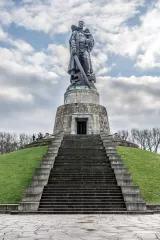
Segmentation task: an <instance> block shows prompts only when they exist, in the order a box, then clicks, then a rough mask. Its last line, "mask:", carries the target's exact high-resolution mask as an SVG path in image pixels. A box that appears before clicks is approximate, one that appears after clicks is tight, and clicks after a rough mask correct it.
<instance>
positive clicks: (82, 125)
mask: <svg viewBox="0 0 160 240" xmlns="http://www.w3.org/2000/svg"><path fill="white" fill-rule="evenodd" d="M77 134H87V119H77Z"/></svg>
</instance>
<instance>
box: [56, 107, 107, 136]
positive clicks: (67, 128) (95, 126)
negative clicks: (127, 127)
mask: <svg viewBox="0 0 160 240" xmlns="http://www.w3.org/2000/svg"><path fill="white" fill-rule="evenodd" d="M80 119H86V122H87V132H86V134H100V132H104V133H105V134H109V132H110V129H109V122H108V116H107V111H106V108H105V107H103V106H101V105H98V104H92V103H88V104H87V103H72V104H65V105H62V106H60V107H59V108H58V109H57V113H56V119H55V126H54V134H57V133H59V132H62V131H63V132H64V134H77V120H80Z"/></svg>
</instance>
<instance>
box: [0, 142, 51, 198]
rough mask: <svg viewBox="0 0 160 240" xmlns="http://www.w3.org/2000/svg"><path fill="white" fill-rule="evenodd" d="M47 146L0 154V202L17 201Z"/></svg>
mask: <svg viewBox="0 0 160 240" xmlns="http://www.w3.org/2000/svg"><path fill="white" fill-rule="evenodd" d="M46 151H47V147H46V146H43V147H34V148H28V149H23V150H19V151H15V152H12V153H8V154H4V155H0V203H17V202H19V201H20V200H21V197H22V194H23V192H24V190H25V189H26V187H27V186H28V185H29V183H30V181H31V179H32V175H33V172H34V170H35V168H36V167H38V166H39V164H40V160H41V159H42V156H43V154H45V153H46Z"/></svg>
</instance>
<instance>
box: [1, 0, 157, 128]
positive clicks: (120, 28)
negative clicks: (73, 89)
mask: <svg viewBox="0 0 160 240" xmlns="http://www.w3.org/2000/svg"><path fill="white" fill-rule="evenodd" d="M80 19H83V20H84V21H85V23H86V26H87V27H88V28H90V30H91V32H92V33H93V35H94V38H95V47H94V49H93V52H92V59H93V66H94V71H95V73H96V77H97V84H96V86H97V89H98V91H99V92H100V96H101V104H102V105H104V106H106V108H107V110H108V114H109V120H110V126H111V130H112V132H115V131H117V130H119V129H130V128H133V127H138V128H150V127H160V0H112V1H110V0H67V1H66V0H34V1H33V0H0V131H12V132H26V133H29V132H30V133H31V132H38V131H42V132H48V131H49V132H52V129H53V124H54V116H55V112H56V108H57V106H59V105H62V104H63V94H64V92H65V90H66V88H67V86H68V85H69V75H68V74H67V73H66V71H67V65H68V58H69V50H68V40H69V36H70V33H71V32H70V26H71V25H72V24H77V22H78V21H79V20H80Z"/></svg>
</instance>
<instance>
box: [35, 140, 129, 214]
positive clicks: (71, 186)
mask: <svg viewBox="0 0 160 240" xmlns="http://www.w3.org/2000/svg"><path fill="white" fill-rule="evenodd" d="M50 151H51V152H52V149H51V148H50ZM124 177H128V175H127V173H126V172H125V173H124ZM126 210H127V208H126V204H125V201H124V198H123V194H122V190H121V187H120V186H119V185H118V184H117V179H116V177H115V172H114V169H113V168H112V166H111V161H110V159H109V157H108V156H107V154H106V149H105V147H104V145H103V142H102V139H101V136H100V135H65V136H64V138H63V140H62V143H61V146H60V148H59V151H58V154H57V157H56V158H55V162H54V165H53V168H52V169H51V172H50V175H49V179H48V183H47V184H46V185H45V186H44V189H43V193H42V196H41V200H40V204H39V209H38V211H39V212H43V213H47V212H48V213H61V214H64V213H77V214H78V213H90V214H94V213H108V212H122V211H126Z"/></svg>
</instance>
